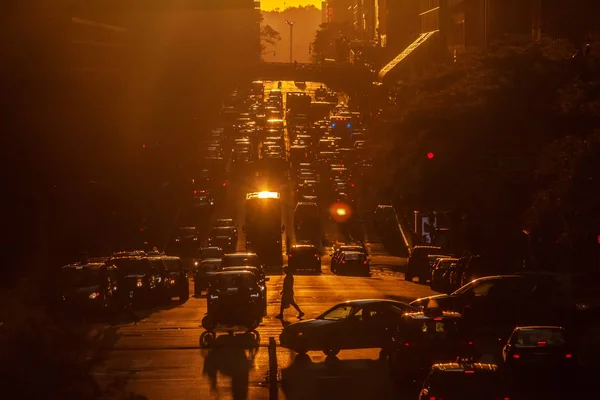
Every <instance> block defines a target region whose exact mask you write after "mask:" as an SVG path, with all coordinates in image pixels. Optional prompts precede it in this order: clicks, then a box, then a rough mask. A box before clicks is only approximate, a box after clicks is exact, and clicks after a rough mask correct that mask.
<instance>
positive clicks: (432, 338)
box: [389, 309, 473, 383]
mask: <svg viewBox="0 0 600 400" xmlns="http://www.w3.org/2000/svg"><path fill="white" fill-rule="evenodd" d="M392 341H393V346H392V349H391V352H390V358H389V371H390V378H391V380H392V381H393V382H395V383H408V382H412V381H414V380H417V381H418V380H419V379H423V378H424V376H423V375H424V374H426V372H427V371H428V370H429V367H431V364H433V363H434V362H439V361H443V360H455V359H456V358H457V357H459V356H463V357H466V356H471V355H473V354H472V353H473V342H472V341H471V340H470V338H469V337H468V334H467V332H466V330H465V328H464V326H463V321H462V316H461V315H460V314H459V313H456V312H451V311H442V310H441V309H426V310H423V311H412V312H407V313H405V314H404V315H402V321H401V323H400V324H399V325H398V329H397V330H396V331H395V332H394V334H393V336H392Z"/></svg>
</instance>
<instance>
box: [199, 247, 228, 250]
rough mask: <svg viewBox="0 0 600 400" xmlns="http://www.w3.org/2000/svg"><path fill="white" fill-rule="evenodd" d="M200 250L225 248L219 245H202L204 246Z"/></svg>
mask: <svg viewBox="0 0 600 400" xmlns="http://www.w3.org/2000/svg"><path fill="white" fill-rule="evenodd" d="M200 250H221V251H223V249H222V248H220V247H219V246H208V247H202V248H200Z"/></svg>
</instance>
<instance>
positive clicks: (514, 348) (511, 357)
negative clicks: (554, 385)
mask: <svg viewBox="0 0 600 400" xmlns="http://www.w3.org/2000/svg"><path fill="white" fill-rule="evenodd" d="M502 360H503V361H504V366H505V367H506V370H507V372H509V373H510V374H511V375H512V376H513V377H519V378H521V377H523V376H524V375H527V378H530V377H531V376H538V377H557V376H563V375H564V374H565V373H571V372H573V370H574V368H575V366H576V361H575V353H574V349H573V346H572V344H571V343H569V340H568V338H567V334H566V331H565V329H564V328H563V327H560V326H518V327H516V328H515V330H514V331H513V333H512V335H511V336H510V338H509V339H508V342H507V343H506V345H505V346H504V348H503V349H502Z"/></svg>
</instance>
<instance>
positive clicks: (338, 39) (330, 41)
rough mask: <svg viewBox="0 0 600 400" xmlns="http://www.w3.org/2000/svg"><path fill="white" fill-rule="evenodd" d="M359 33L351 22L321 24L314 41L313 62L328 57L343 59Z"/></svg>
mask: <svg viewBox="0 0 600 400" xmlns="http://www.w3.org/2000/svg"><path fill="white" fill-rule="evenodd" d="M357 37H358V33H357V32H356V30H355V29H354V27H353V26H352V25H351V24H349V23H339V22H330V23H324V24H321V26H320V27H319V29H318V30H317V33H316V34H315V40H314V41H313V43H312V50H311V56H312V60H313V62H319V61H322V60H324V59H326V58H332V59H336V60H338V61H343V58H344V53H347V51H346V50H347V49H348V45H349V42H350V41H352V40H354V39H356V38H357Z"/></svg>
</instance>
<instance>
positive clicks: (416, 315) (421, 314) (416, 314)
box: [404, 310, 462, 320]
mask: <svg viewBox="0 0 600 400" xmlns="http://www.w3.org/2000/svg"><path fill="white" fill-rule="evenodd" d="M404 315H405V316H406V317H410V318H412V319H430V320H432V319H434V318H439V317H441V318H455V319H462V314H460V313H457V312H455V311H442V315H439V314H438V315H435V316H434V315H427V314H426V313H425V311H423V310H420V311H410V312H406V313H404Z"/></svg>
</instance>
